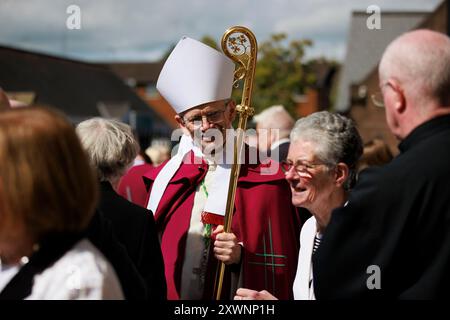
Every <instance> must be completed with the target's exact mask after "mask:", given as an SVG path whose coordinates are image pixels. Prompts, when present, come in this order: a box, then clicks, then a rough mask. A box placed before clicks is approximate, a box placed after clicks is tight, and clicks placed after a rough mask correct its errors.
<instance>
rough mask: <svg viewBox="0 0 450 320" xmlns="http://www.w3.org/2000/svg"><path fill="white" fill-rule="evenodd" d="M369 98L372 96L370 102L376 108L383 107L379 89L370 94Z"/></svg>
mask: <svg viewBox="0 0 450 320" xmlns="http://www.w3.org/2000/svg"><path fill="white" fill-rule="evenodd" d="M370 98H372V103H373V104H374V106H376V107H378V108H384V99H383V94H382V93H381V91H377V92H375V93H374V94H372V95H371V96H370Z"/></svg>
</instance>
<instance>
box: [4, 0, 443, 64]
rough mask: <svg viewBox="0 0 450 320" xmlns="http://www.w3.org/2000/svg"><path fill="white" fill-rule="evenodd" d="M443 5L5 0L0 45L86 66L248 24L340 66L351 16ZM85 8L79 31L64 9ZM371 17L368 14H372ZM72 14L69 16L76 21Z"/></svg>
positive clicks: (383, 0) (148, 54)
mask: <svg viewBox="0 0 450 320" xmlns="http://www.w3.org/2000/svg"><path fill="white" fill-rule="evenodd" d="M440 2H441V0H397V1H392V0H226V1H224V0H220V1H219V0H0V45H5V46H12V47H16V48H22V49H27V50H33V51H38V52H44V53H49V54H52V55H57V56H63V57H69V58H74V59H78V60H84V61H95V62H100V61H127V62H130V61H139V62H145V61H157V60H159V59H160V58H161V57H162V56H163V55H164V54H165V53H166V52H167V50H169V48H170V47H171V46H173V45H174V44H176V43H177V42H178V40H179V39H180V38H181V37H182V36H189V37H191V38H194V39H199V40H200V39H201V38H202V37H203V36H205V35H208V36H211V37H212V38H214V39H217V42H219V41H220V38H221V37H222V34H223V33H224V32H225V31H226V30H227V29H228V28H229V27H231V26H234V25H243V26H246V27H248V28H249V29H251V30H252V31H253V33H254V34H255V35H256V38H257V40H258V42H262V41H265V40H268V39H269V38H270V35H271V34H274V33H279V32H284V33H286V34H287V36H288V41H289V40H299V39H305V38H307V39H311V40H312V41H313V43H314V46H313V47H312V48H308V49H307V52H306V57H307V59H309V58H317V57H326V58H329V59H335V60H338V61H342V60H343V59H344V57H345V49H346V38H347V34H348V32H349V26H350V17H351V12H352V11H366V10H367V8H368V7H369V6H370V5H377V6H378V7H380V9H381V21H382V18H383V11H391V10H394V11H431V10H433V9H435V8H436V7H437V5H439V3H440ZM71 5H76V6H78V7H79V8H80V13H81V14H80V20H79V21H80V25H81V29H69V28H67V25H66V22H67V20H68V19H70V21H73V16H71V13H67V12H66V11H67V8H68V7H69V6H71ZM369 15H370V14H368V17H369ZM71 17H72V18H71Z"/></svg>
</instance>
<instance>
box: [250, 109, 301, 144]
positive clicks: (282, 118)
mask: <svg viewBox="0 0 450 320" xmlns="http://www.w3.org/2000/svg"><path fill="white" fill-rule="evenodd" d="M253 121H254V122H256V123H258V124H259V125H260V126H261V127H262V128H264V129H279V130H280V139H282V138H287V137H289V133H290V132H291V129H292V127H293V126H294V123H295V120H294V118H292V116H291V115H290V114H289V113H288V112H287V111H286V109H285V108H284V106H282V105H275V106H271V107H269V108H267V109H265V110H263V111H262V112H261V113H259V114H257V115H255V116H254V117H253Z"/></svg>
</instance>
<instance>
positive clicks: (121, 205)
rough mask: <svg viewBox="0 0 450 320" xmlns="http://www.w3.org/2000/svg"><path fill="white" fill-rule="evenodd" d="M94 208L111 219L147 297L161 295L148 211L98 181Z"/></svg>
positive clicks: (161, 281) (161, 264)
mask: <svg viewBox="0 0 450 320" xmlns="http://www.w3.org/2000/svg"><path fill="white" fill-rule="evenodd" d="M98 210H99V211H101V212H102V213H103V215H104V216H105V217H106V218H107V219H108V220H109V221H111V223H112V226H113V228H114V232H115V234H116V235H117V238H118V239H119V241H120V242H121V243H122V244H123V245H124V247H125V248H126V250H127V252H128V255H129V256H130V258H131V260H132V261H133V262H134V264H135V266H136V268H137V270H138V271H139V273H140V274H141V276H142V277H143V278H144V281H145V283H146V287H147V292H148V297H149V299H151V300H162V299H165V298H166V292H167V288H166V281H165V275H164V262H163V258H162V253H161V247H160V244H159V240H158V237H157V234H156V229H155V221H154V218H153V214H152V212H151V211H149V210H146V209H144V208H142V207H140V206H137V205H135V204H133V203H131V202H129V201H127V200H126V199H124V198H122V197H121V196H120V195H118V194H117V193H116V192H115V191H114V189H113V188H112V186H111V184H110V183H108V182H101V198H100V202H99V205H98Z"/></svg>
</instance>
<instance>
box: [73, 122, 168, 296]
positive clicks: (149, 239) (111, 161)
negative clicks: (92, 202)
mask: <svg viewBox="0 0 450 320" xmlns="http://www.w3.org/2000/svg"><path fill="white" fill-rule="evenodd" d="M76 131H77V133H78V136H79V137H80V139H81V142H82V144H83V146H84V148H85V149H86V151H87V153H88V156H89V158H90V160H91V164H92V166H93V167H94V168H95V169H96V171H97V178H98V179H99V180H100V190H101V194H100V202H99V205H98V210H99V212H100V214H101V215H102V216H103V217H105V218H106V219H107V220H109V221H110V222H111V224H112V227H113V231H114V233H115V235H116V236H117V238H118V240H119V241H120V243H122V245H123V246H124V247H125V248H126V250H127V252H128V255H129V257H130V258H131V260H132V262H133V263H134V265H135V267H136V269H137V271H138V272H139V273H140V275H141V276H142V278H143V280H144V282H145V286H146V289H147V298H149V299H151V300H161V299H165V297H166V283H165V277H164V263H163V260H162V253H161V247H160V245H159V241H158V238H157V234H156V231H155V221H154V218H153V214H152V212H150V211H148V210H147V209H144V208H142V207H140V206H137V205H135V204H133V203H131V202H129V201H127V200H126V199H124V198H122V197H121V196H120V195H118V194H117V193H116V191H115V190H117V186H118V183H119V181H120V178H121V177H122V176H123V174H124V173H125V172H126V171H127V170H128V169H129V168H130V167H131V165H132V164H133V161H134V159H135V158H136V155H137V152H138V150H139V146H138V144H137V142H136V140H135V138H134V135H133V133H132V131H131V128H130V126H129V125H127V124H124V123H121V122H119V121H115V120H107V119H102V118H93V119H89V120H86V121H83V122H81V123H80V124H79V125H78V126H77V128H76ZM116 269H117V268H116Z"/></svg>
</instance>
